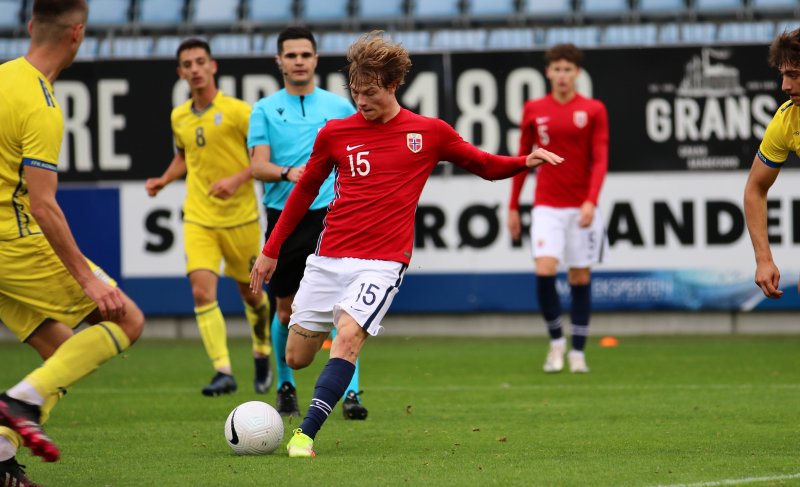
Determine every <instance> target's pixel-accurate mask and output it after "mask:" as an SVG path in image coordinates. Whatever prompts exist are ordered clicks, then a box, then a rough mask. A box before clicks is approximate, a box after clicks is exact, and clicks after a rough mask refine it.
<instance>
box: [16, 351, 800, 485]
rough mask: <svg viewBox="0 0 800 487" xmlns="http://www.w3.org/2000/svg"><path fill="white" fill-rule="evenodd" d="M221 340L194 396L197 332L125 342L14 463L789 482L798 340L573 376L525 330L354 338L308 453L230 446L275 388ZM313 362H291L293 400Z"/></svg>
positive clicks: (250, 475) (237, 480) (588, 481)
mask: <svg viewBox="0 0 800 487" xmlns="http://www.w3.org/2000/svg"><path fill="white" fill-rule="evenodd" d="M231 347H232V354H233V360H234V366H235V367H236V368H238V379H239V384H240V390H239V392H238V393H237V394H235V395H234V396H232V397H222V398H215V399H209V398H205V397H202V396H201V395H200V393H199V390H200V387H201V386H202V385H204V383H205V382H206V381H207V380H208V379H209V378H210V377H211V375H212V372H211V370H210V369H209V366H208V364H207V361H206V358H205V355H204V352H203V351H202V346H201V344H200V342H199V341H144V342H141V343H138V344H137V345H136V346H135V347H133V348H132V349H131V350H129V351H128V352H127V353H126V354H125V356H124V357H122V358H117V359H115V360H113V361H112V362H110V363H109V364H107V365H105V366H104V367H102V368H101V370H100V371H98V372H97V373H95V374H94V375H93V376H91V377H88V378H87V379H85V380H84V381H82V382H81V383H80V384H78V385H77V386H76V387H75V388H74V389H73V390H72V391H70V393H69V394H68V395H67V397H66V398H65V399H64V400H63V401H62V402H61V403H60V404H59V405H58V407H57V408H56V409H55V411H54V414H53V417H52V419H51V421H50V422H49V423H48V424H47V430H48V432H49V433H50V435H51V436H52V437H53V438H55V439H56V441H57V442H58V443H59V445H60V446H61V448H62V460H61V461H60V462H59V463H56V464H45V463H42V462H40V461H39V460H38V459H33V458H30V457H29V456H28V455H27V453H24V454H22V455H20V460H21V461H22V463H25V464H27V465H28V468H27V471H28V474H29V475H30V477H31V478H32V479H33V480H35V481H37V482H41V483H43V484H45V485H48V486H77V485H80V486H149V485H154V486H155V485H158V486H231V485H236V486H249V485H253V486H255V485H258V486H269V485H286V486H292V485H303V486H317V485H339V486H348V485H381V486H383V485H404V486H419V485H458V486H462V485H481V486H482V485H503V486H505V485H536V486H538V485H544V486H652V485H671V484H692V483H700V482H721V481H724V480H729V479H747V478H755V477H772V478H773V480H771V481H764V482H759V483H757V485H800V478H797V477H796V476H795V474H798V473H800V460H798V459H800V441H798V438H799V437H800V422H798V408H799V407H800V367H798V349H800V337H795V336H789V337H735V336H734V337H732V336H715V337H693V336H692V337H688V336H678V337H647V338H622V339H621V340H620V345H619V346H618V347H616V348H608V349H607V348H600V347H598V346H597V342H596V340H595V341H593V342H592V343H591V345H590V348H589V352H588V354H587V358H588V361H589V365H590V367H591V368H592V372H591V373H590V374H588V375H583V376H576V375H572V374H569V373H568V372H565V373H562V374H557V375H545V374H544V373H542V372H541V364H542V361H543V357H544V354H545V348H546V343H545V341H544V340H542V339H533V338H523V339H520V338H517V339H506V338H498V339H483V338H450V339H445V338H378V339H370V340H369V343H368V344H367V346H366V347H365V350H364V352H363V353H362V364H363V368H362V371H361V385H362V387H363V388H364V389H365V391H366V392H365V394H364V395H363V400H364V403H365V404H366V405H367V406H368V407H369V418H368V419H367V420H366V421H364V422H347V421H345V420H344V419H342V416H341V411H340V409H339V407H337V408H336V409H335V410H334V412H333V414H332V415H331V417H330V419H329V420H328V421H327V423H326V424H325V426H324V428H323V429H322V430H321V431H320V433H319V435H318V436H317V441H316V450H317V454H318V456H317V458H316V459H313V460H311V461H309V460H301V459H289V458H288V457H287V456H286V452H285V449H284V447H283V446H281V447H280V448H279V450H278V451H276V452H275V453H274V454H272V455H269V456H263V457H237V456H235V455H234V454H233V453H232V452H231V451H230V449H229V448H228V446H227V445H226V443H225V439H224V436H223V424H224V421H225V418H226V417H227V415H228V413H229V412H230V411H231V409H233V408H234V407H235V406H236V405H237V404H239V403H241V402H244V401H248V400H254V399H266V400H267V401H268V402H272V401H274V392H270V393H269V395H267V396H257V395H256V394H254V393H253V392H252V386H251V380H252V371H251V361H250V359H249V352H248V344H247V343H246V342H244V341H235V342H233V343H232V344H231ZM325 359H326V354H325V353H324V352H323V353H322V354H321V355H320V356H319V357H318V358H317V361H316V363H315V364H314V365H313V366H312V367H311V368H309V369H308V370H304V371H301V372H299V373H297V375H296V377H297V380H298V386H299V396H300V404H301V408H302V409H303V410H305V408H306V406H307V404H308V400H309V399H310V395H311V390H312V388H313V383H314V381H315V379H316V376H317V373H318V372H319V370H320V368H321V367H322V366H323V365H324V362H325ZM0 363H2V366H1V367H0V385H2V386H3V387H7V386H10V385H12V384H13V383H15V382H16V381H17V380H18V379H19V378H20V377H22V376H23V375H24V374H25V373H26V372H27V371H28V370H30V369H31V368H32V367H35V366H36V365H37V364H38V360H37V357H36V356H35V354H34V353H33V351H32V350H29V349H28V348H27V347H23V346H20V345H19V344H15V343H7V342H6V343H0ZM273 391H274V388H273ZM296 424H297V422H295V424H294V425H288V424H287V428H286V435H287V437H288V435H289V434H290V431H291V428H292V427H295V426H296ZM709 485H714V484H709ZM717 485H722V484H717ZM726 485H729V484H726Z"/></svg>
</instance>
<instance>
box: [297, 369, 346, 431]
mask: <svg viewBox="0 0 800 487" xmlns="http://www.w3.org/2000/svg"><path fill="white" fill-rule="evenodd" d="M355 369H356V367H355V365H353V364H351V363H350V362H348V361H347V360H344V359H340V358H332V359H330V360H328V363H327V364H325V368H324V369H322V373H321V374H319V378H318V379H317V384H316V385H315V386H314V398H313V399H311V404H310V405H309V406H308V411H307V412H306V417H305V418H303V424H301V425H300V429H301V430H303V433H305V434H307V435H308V436H310V437H311V438H314V437H315V436H317V432H318V431H319V429H320V428H322V423H324V422H325V420H326V419H328V415H329V414H330V413H331V411H333V408H334V406H336V403H337V402H339V398H340V397H342V396H343V395H344V392H345V389H347V385H348V384H350V379H352V378H353V372H354V371H355Z"/></svg>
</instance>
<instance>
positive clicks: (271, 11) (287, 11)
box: [245, 0, 295, 24]
mask: <svg viewBox="0 0 800 487" xmlns="http://www.w3.org/2000/svg"><path fill="white" fill-rule="evenodd" d="M245 18H246V19H247V20H249V21H252V22H258V23H263V22H266V23H281V24H283V23H286V22H292V21H293V20H294V19H295V9H294V0H270V1H269V2H265V1H264V0H246V9H245Z"/></svg>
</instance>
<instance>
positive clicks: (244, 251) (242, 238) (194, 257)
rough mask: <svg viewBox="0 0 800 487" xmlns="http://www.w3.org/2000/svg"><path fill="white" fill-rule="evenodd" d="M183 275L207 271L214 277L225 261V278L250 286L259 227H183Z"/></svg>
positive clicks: (250, 225) (259, 247) (190, 225)
mask: <svg viewBox="0 0 800 487" xmlns="http://www.w3.org/2000/svg"><path fill="white" fill-rule="evenodd" d="M183 245H184V247H183V248H184V252H185V253H186V274H189V273H191V272H192V271H196V270H199V269H207V270H210V271H211V272H213V273H214V274H217V273H218V272H219V266H220V263H221V262H222V259H225V275H226V276H228V277H231V278H233V279H234V280H236V281H238V282H250V269H252V268H253V264H255V262H256V257H257V256H258V253H259V252H260V251H261V224H260V223H259V222H258V220H256V221H254V222H251V223H245V224H244V225H239V226H237V227H231V228H208V227H204V226H201V225H197V224H196V223H189V222H186V223H184V224H183Z"/></svg>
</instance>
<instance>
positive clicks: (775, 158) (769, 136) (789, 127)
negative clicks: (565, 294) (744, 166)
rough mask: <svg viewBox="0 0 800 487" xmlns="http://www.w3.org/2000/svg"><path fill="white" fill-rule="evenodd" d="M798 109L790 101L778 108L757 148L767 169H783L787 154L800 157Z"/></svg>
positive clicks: (799, 112)
mask: <svg viewBox="0 0 800 487" xmlns="http://www.w3.org/2000/svg"><path fill="white" fill-rule="evenodd" d="M798 151H800V107H796V106H795V105H794V104H793V103H792V102H791V100H790V101H787V102H786V103H784V104H783V105H781V106H780V107H779V108H778V111H777V112H776V113H775V116H774V117H772V121H770V123H769V125H767V130H766V132H764V138H763V139H762V140H761V145H760V146H759V147H758V154H757V155H758V157H759V159H761V161H762V162H763V163H764V164H766V165H767V166H769V167H783V163H784V162H786V158H787V157H789V152H794V153H796V154H798V155H800V152H798Z"/></svg>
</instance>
